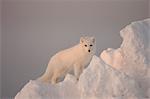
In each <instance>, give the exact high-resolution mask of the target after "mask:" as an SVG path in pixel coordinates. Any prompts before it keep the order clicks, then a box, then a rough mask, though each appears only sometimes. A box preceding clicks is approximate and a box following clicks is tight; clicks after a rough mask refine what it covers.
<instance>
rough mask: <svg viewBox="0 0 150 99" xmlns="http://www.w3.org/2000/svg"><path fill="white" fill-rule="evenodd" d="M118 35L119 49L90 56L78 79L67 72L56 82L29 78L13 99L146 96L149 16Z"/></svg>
mask: <svg viewBox="0 0 150 99" xmlns="http://www.w3.org/2000/svg"><path fill="white" fill-rule="evenodd" d="M120 35H121V37H122V38H123V42H122V44H121V46H120V48H118V49H112V48H108V49H107V50H104V51H103V52H102V53H101V55H100V58H99V57H97V56H93V58H92V61H91V62H90V64H89V66H88V67H87V68H86V69H85V70H84V71H83V73H82V74H81V76H80V79H79V81H78V82H77V81H76V79H75V77H74V76H72V75H69V74H68V75H67V76H66V78H65V80H64V81H62V82H60V83H58V84H56V85H51V84H48V83H42V82H39V81H36V80H30V81H29V82H28V83H27V84H26V85H25V86H24V87H23V88H22V90H21V91H20V92H18V94H17V95H16V96H15V99H150V19H146V20H143V21H137V22H133V23H131V24H130V25H128V26H126V27H125V28H124V29H123V30H121V32H120Z"/></svg>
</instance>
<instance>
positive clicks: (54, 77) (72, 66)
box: [38, 37, 96, 84]
mask: <svg viewBox="0 0 150 99" xmlns="http://www.w3.org/2000/svg"><path fill="white" fill-rule="evenodd" d="M95 51H96V41H95V38H94V37H81V38H80V43H79V44H77V45H75V46H73V47H71V48H69V49H66V50H63V51H60V52H58V53H56V55H54V56H53V57H52V58H51V59H50V61H49V63H48V66H47V69H46V72H45V73H44V74H43V75H42V76H41V77H40V78H39V79H38V80H40V81H42V82H47V83H52V84H55V83H57V82H59V81H60V78H63V79H64V78H65V76H66V74H67V73H73V74H74V76H75V77H76V79H77V80H78V79H79V76H80V74H81V73H82V71H83V69H84V68H85V67H86V66H87V65H88V64H89V63H90V61H91V59H92V57H93V55H94V54H95Z"/></svg>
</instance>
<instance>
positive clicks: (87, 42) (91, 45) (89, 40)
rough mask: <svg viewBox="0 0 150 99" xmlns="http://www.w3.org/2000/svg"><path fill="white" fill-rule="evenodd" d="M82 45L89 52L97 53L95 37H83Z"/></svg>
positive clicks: (81, 39)
mask: <svg viewBox="0 0 150 99" xmlns="http://www.w3.org/2000/svg"><path fill="white" fill-rule="evenodd" d="M80 45H81V46H82V48H83V50H84V51H85V52H87V53H91V54H95V52H96V40H95V38H94V37H81V38H80Z"/></svg>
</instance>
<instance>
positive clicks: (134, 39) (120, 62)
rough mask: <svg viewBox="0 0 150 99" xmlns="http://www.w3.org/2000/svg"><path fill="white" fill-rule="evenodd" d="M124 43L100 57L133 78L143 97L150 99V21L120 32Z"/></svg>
mask: <svg viewBox="0 0 150 99" xmlns="http://www.w3.org/2000/svg"><path fill="white" fill-rule="evenodd" d="M120 35H121V37H122V39H123V42H122V44H121V46H120V48H118V49H112V48H108V49H107V50H104V51H103V52H102V53H101V55H100V57H101V58H102V59H103V61H105V63H106V64H108V65H110V66H112V67H114V68H116V69H117V70H119V71H120V72H124V73H126V74H127V75H129V76H130V77H133V78H134V79H135V80H136V82H137V83H138V84H139V85H140V87H141V89H140V90H141V92H143V96H146V97H149V98H150V19H146V20H143V21H137V22H132V23H131V24H130V25H128V26H126V27H125V28H124V29H122V30H121V31H120Z"/></svg>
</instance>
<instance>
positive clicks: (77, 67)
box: [74, 64, 83, 81]
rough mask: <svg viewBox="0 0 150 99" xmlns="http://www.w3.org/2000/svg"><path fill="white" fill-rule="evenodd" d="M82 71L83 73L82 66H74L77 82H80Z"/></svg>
mask: <svg viewBox="0 0 150 99" xmlns="http://www.w3.org/2000/svg"><path fill="white" fill-rule="evenodd" d="M82 71H83V67H82V66H81V65H78V64H75V65H74V74H75V77H76V79H77V81H78V80H79V77H80V75H81V73H82Z"/></svg>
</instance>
